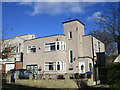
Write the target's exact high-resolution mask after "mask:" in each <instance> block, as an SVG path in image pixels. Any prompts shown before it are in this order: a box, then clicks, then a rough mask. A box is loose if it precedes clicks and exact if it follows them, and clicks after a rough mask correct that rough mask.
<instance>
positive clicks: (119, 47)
mask: <svg viewBox="0 0 120 90" xmlns="http://www.w3.org/2000/svg"><path fill="white" fill-rule="evenodd" d="M117 47H118V55H119V54H120V43H119V42H118V43H117Z"/></svg>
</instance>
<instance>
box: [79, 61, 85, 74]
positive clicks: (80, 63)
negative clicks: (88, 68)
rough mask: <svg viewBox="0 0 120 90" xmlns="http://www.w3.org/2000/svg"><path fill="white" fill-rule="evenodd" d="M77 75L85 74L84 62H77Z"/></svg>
mask: <svg viewBox="0 0 120 90" xmlns="http://www.w3.org/2000/svg"><path fill="white" fill-rule="evenodd" d="M79 73H85V62H79Z"/></svg>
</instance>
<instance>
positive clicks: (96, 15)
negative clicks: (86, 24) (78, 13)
mask: <svg viewBox="0 0 120 90" xmlns="http://www.w3.org/2000/svg"><path fill="white" fill-rule="evenodd" d="M101 14H102V12H99V11H98V12H95V13H94V14H93V15H92V16H89V17H87V20H88V21H91V20H95V19H96V18H100V15H101Z"/></svg>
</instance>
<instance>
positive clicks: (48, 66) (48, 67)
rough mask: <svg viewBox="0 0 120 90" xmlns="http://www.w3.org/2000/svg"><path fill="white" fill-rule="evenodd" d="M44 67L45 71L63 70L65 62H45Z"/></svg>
mask: <svg viewBox="0 0 120 90" xmlns="http://www.w3.org/2000/svg"><path fill="white" fill-rule="evenodd" d="M44 68H45V71H59V70H65V62H64V61H56V62H45V67H44Z"/></svg>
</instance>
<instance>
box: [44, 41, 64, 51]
mask: <svg viewBox="0 0 120 90" xmlns="http://www.w3.org/2000/svg"><path fill="white" fill-rule="evenodd" d="M55 50H65V42H63V41H57V42H52V43H46V44H45V51H55Z"/></svg>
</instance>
